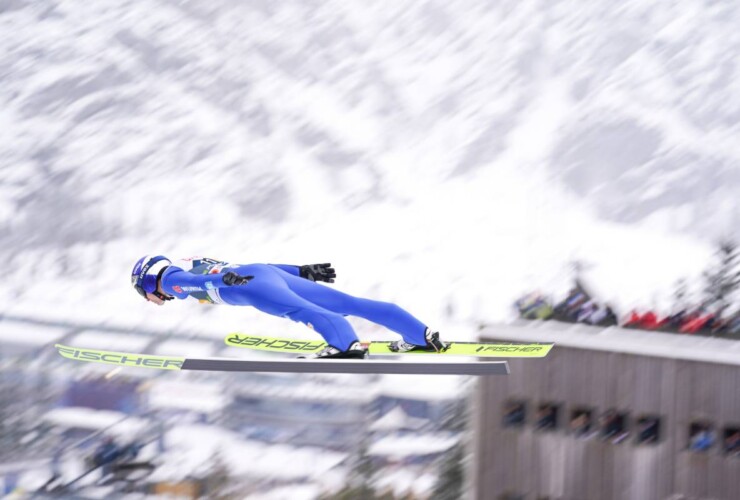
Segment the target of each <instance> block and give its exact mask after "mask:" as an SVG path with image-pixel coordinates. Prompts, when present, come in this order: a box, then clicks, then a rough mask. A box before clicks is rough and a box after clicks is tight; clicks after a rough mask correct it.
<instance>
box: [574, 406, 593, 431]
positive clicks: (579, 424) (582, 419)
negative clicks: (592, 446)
mask: <svg viewBox="0 0 740 500" xmlns="http://www.w3.org/2000/svg"><path fill="white" fill-rule="evenodd" d="M592 416H593V410H591V409H590V408H574V409H573V410H572V411H571V412H570V422H569V426H570V431H571V432H572V433H573V435H575V436H576V437H579V438H587V437H589V436H591V428H592V427H593V421H592Z"/></svg>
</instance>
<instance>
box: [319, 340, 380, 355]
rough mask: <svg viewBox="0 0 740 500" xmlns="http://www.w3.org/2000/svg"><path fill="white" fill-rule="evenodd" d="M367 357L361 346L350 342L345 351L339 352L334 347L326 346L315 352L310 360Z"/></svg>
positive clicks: (365, 350)
mask: <svg viewBox="0 0 740 500" xmlns="http://www.w3.org/2000/svg"><path fill="white" fill-rule="evenodd" d="M366 355H367V349H365V348H364V347H362V344H360V343H359V342H357V341H355V342H352V343H351V344H350V345H349V347H348V348H347V350H346V351H341V350H339V349H337V348H336V347H334V346H331V345H328V346H326V347H324V348H323V349H322V350H321V351H319V352H317V353H316V354H314V355H313V356H311V357H310V359H363V358H364V357H365V356H366Z"/></svg>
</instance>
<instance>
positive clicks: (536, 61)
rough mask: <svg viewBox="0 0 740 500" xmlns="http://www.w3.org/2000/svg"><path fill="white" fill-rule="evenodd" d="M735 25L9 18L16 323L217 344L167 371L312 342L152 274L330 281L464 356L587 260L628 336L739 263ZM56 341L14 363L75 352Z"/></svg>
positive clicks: (552, 10)
mask: <svg viewBox="0 0 740 500" xmlns="http://www.w3.org/2000/svg"><path fill="white" fill-rule="evenodd" d="M738 23H740V7H738V5H736V2H731V1H724V2H709V3H707V2H703V1H701V0H684V1H682V2H679V3H673V4H671V3H668V2H662V1H659V0H654V1H652V2H645V1H643V0H626V1H623V2H618V3H615V2H611V1H609V0H596V1H593V2H588V3H587V4H586V3H583V2H581V3H574V2H569V1H563V2H541V1H538V0H522V1H519V2H514V3H512V2H502V3H491V2H481V1H479V0H462V1H458V2H454V3H445V2H439V1H436V0H433V1H431V2H424V3H419V2H413V1H397V0H393V1H391V0H382V1H380V2H369V3H368V2H353V3H348V2H342V1H338V0H334V1H329V2H318V3H317V2H305V1H303V0H290V1H284V2H278V3H270V2H256V3H240V2H230V1H226V0H215V1H212V2H207V3H203V2H193V1H187V0H185V1H169V0H131V1H128V2H123V3H122V2H117V1H114V0H99V1H95V2H86V3H84V5H83V4H82V3H77V2H69V1H64V0H38V1H37V0H33V1H31V0H12V1H7V2H0V81H1V82H2V85H0V149H1V150H2V151H3V154H1V155H0V238H2V241H3V243H4V244H3V245H2V248H0V259H2V261H3V263H4V266H3V280H2V281H1V282H0V314H2V315H11V316H12V315H16V316H20V317H27V318H36V319H41V320H49V321H61V322H64V323H68V324H73V325H83V326H85V327H86V329H85V330H84V331H81V332H78V333H77V334H76V337H74V340H75V341H79V342H80V343H85V345H88V346H90V347H99V348H101V349H105V348H108V349H116V348H119V347H120V348H121V349H131V350H133V349H136V348H141V346H145V345H146V344H147V342H148V339H146V338H144V337H137V336H135V333H136V330H137V329H144V328H145V329H146V330H148V331H157V332H161V335H162V337H163V338H170V337H171V336H172V335H173V334H174V333H176V334H178V335H182V336H188V335H199V336H207V337H208V338H212V339H213V345H212V346H210V347H209V344H203V340H202V339H200V340H197V341H195V340H194V341H192V342H191V343H188V344H182V343H181V342H178V343H177V344H175V345H176V346H178V347H174V346H173V345H172V344H161V345H160V346H159V348H160V352H162V353H163V354H191V353H195V352H200V351H201V350H202V351H203V352H202V353H201V354H203V355H211V354H216V353H218V351H219V349H222V348H223V343H222V339H223V336H224V335H225V334H227V333H229V332H234V331H247V332H254V333H260V334H265V335H280V336H296V337H299V336H301V337H307V336H308V337H310V336H313V335H315V334H314V333H313V332H311V331H308V330H307V329H306V328H305V327H303V326H302V325H299V324H295V323H291V322H288V321H286V320H285V319H283V318H275V317H271V316H267V315H264V314H261V313H258V312H257V311H255V310H253V309H248V308H228V307H214V306H202V307H200V306H197V305H194V304H190V303H185V302H180V301H176V302H175V303H169V304H167V305H166V306H164V307H161V308H157V307H155V306H153V305H152V304H148V303H145V302H144V301H142V300H141V298H140V297H139V296H138V295H137V294H135V293H134V292H133V291H132V289H131V287H130V280H129V272H130V270H131V268H132V266H133V263H134V262H135V261H136V260H137V259H138V258H139V257H140V256H141V255H145V254H150V253H163V254H166V255H168V256H170V257H186V256H191V255H205V256H210V257H214V258H219V259H224V260H228V261H232V262H238V263H249V262H273V263H295V264H305V263H313V262H332V263H333V264H334V266H335V267H336V268H337V271H338V279H337V282H336V284H335V285H332V286H336V287H338V288H340V289H342V290H344V291H346V292H349V293H352V294H356V295H360V296H365V297H369V298H374V299H380V300H387V301H392V302H396V303H398V304H399V305H401V306H403V307H404V308H406V309H408V310H409V311H410V312H412V313H413V314H415V315H416V316H418V317H419V318H420V319H422V320H423V321H424V322H426V323H428V324H429V325H431V326H433V327H435V328H438V329H440V331H442V333H443V337H444V338H448V339H458V340H461V339H467V338H470V337H472V336H474V335H475V332H476V327H477V325H478V324H479V323H481V322H489V323H491V322H497V321H505V320H507V319H509V318H510V317H511V312H512V311H511V304H512V302H513V301H514V300H515V299H516V298H517V297H519V296H520V295H521V294H523V293H526V292H529V291H532V290H540V291H542V292H543V293H545V294H552V295H554V296H555V297H558V296H561V295H562V294H563V293H564V292H565V291H566V290H567V288H568V287H569V286H570V284H571V277H572V273H571V267H572V263H573V262H574V261H580V262H582V263H584V264H585V270H584V277H585V278H586V279H587V281H588V284H589V286H590V287H591V289H592V291H594V292H595V294H596V296H597V298H598V299H601V300H603V301H608V302H610V303H611V304H612V305H613V306H614V307H615V308H616V309H617V311H619V312H621V313H624V312H626V310H627V309H629V308H631V307H634V306H651V307H657V308H659V309H660V308H663V309H666V308H667V307H668V305H669V302H670V299H671V295H672V293H673V288H674V285H675V283H676V281H677V280H678V279H680V278H687V279H688V280H689V283H690V286H691V288H690V290H689V291H690V293H693V294H695V293H697V292H698V290H699V287H700V283H699V276H700V273H701V271H702V270H703V269H704V268H705V267H706V266H707V265H708V264H709V262H710V255H711V252H712V246H711V245H712V243H713V239H714V238H717V237H720V236H725V237H735V238H737V237H738V233H737V222H738V221H739V220H740V208H739V207H740V205H739V201H738V198H737V192H738V187H740V145H739V143H738V141H737V140H736V137H737V134H738V128H739V127H740V93H738V92H737V84H736V82H737V81H740V79H739V78H738V76H739V73H738V72H740V66H738V65H737V64H736V62H735V59H736V57H735V54H737V53H738V50H740V38H739V37H738V36H737V26H738ZM351 321H352V322H353V324H354V325H355V326H356V327H357V330H358V332H359V333H360V334H361V335H362V336H363V337H366V338H394V337H395V336H394V335H393V334H392V333H390V332H387V331H384V330H383V329H381V328H378V327H376V326H375V325H372V324H370V323H368V322H366V321H363V320H359V319H351ZM106 327H115V328H117V329H129V330H131V332H132V333H134V335H133V336H131V335H126V334H123V333H115V334H114V333H110V332H107V331H105V328H106ZM35 331H37V332H38V338H33V339H32V338H27V339H23V340H24V342H23V343H24V344H26V347H22V348H21V347H19V348H18V349H19V352H21V351H22V350H23V349H26V348H28V346H33V345H38V344H41V343H51V342H53V341H56V340H58V339H59V338H60V335H62V334H64V333H65V332H64V331H60V330H58V329H54V328H39V329H37V330H35ZM6 335H10V336H11V337H15V336H20V337H22V336H23V333H18V332H17V330H14V329H13V328H12V327H3V328H2V329H0V337H2V338H5V337H4V336H6ZM11 340H12V339H11ZM16 343H17V342H16ZM180 346H182V347H183V348H185V349H186V351H187V352H180V351H179V349H180ZM176 350H177V352H176ZM232 355H233V356H240V355H246V354H245V353H241V352H233V353H232ZM93 370H94V369H93V368H91V369H90V371H88V372H86V373H91V372H93ZM106 370H107V371H108V372H109V371H110V370H108V369H107V368H106ZM101 373H102V372H101ZM180 375H181V374H171V375H169V376H171V377H173V378H176V377H179V376H180ZM450 380H452V379H450ZM395 385H396V386H397V387H399V388H403V387H412V388H415V389H417V390H418V389H419V388H420V387H423V386H421V385H414V384H403V383H396V384H395ZM440 385H441V386H442V387H443V388H445V390H446V391H454V381H452V383H450V384H448V383H447V382H442V381H440ZM174 389H175V387H174V386H173V391H174ZM444 392H445V391H440V393H444ZM197 397H198V396H197V394H194V395H193V396H192V398H185V397H183V398H182V399H181V400H180V401H173V399H172V398H167V397H166V392H161V393H159V395H158V396H157V398H158V399H157V401H158V404H161V405H170V406H177V405H176V404H175V403H178V404H180V406H181V407H182V406H190V405H192V402H193V399H197ZM203 398H204V402H207V405H206V406H208V407H209V408H218V407H219V406H220V405H221V404H222V403H223V401H222V400H221V399H220V397H219V396H218V395H214V394H210V393H208V391H207V390H205V392H204V393H203ZM214 439H221V438H219V437H217V438H214ZM399 474H400V475H403V474H404V473H403V472H399ZM312 487H316V485H313V486H312V485H307V486H305V487H304V491H303V492H302V493H301V494H302V495H304V496H305V497H307V498H308V497H310V495H311V494H312V491H313V490H311V488H312ZM276 495H278V496H276V497H274V498H280V496H279V495H280V493H279V492H278V493H276ZM296 495H298V493H296ZM265 498H267V497H265ZM296 498H298V496H296Z"/></svg>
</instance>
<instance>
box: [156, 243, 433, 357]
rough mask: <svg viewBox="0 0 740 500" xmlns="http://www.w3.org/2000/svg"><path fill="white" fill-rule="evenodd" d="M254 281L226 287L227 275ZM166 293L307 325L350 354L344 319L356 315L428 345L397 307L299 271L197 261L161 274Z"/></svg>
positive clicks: (419, 326) (350, 334)
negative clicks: (225, 276) (315, 280)
mask: <svg viewBox="0 0 740 500" xmlns="http://www.w3.org/2000/svg"><path fill="white" fill-rule="evenodd" d="M229 271H233V272H236V273H238V274H240V275H242V276H254V279H252V280H251V281H250V282H249V283H247V284H245V285H238V286H227V285H226V284H224V282H223V274H224V273H225V272H229ZM161 285H162V289H163V290H164V291H165V292H166V293H168V294H169V295H174V296H175V297H177V298H178V299H186V298H188V297H192V298H195V299H197V300H198V301H199V302H202V303H210V304H229V305H234V306H252V307H254V308H256V309H258V310H260V311H262V312H266V313H267V314H272V315H273V316H282V317H285V318H290V319H291V320H293V321H298V322H301V323H305V324H306V325H308V327H309V328H312V329H314V330H316V331H317V332H319V333H320V334H321V336H322V337H324V340H326V343H327V344H329V345H331V346H333V347H336V348H337V349H340V350H342V351H344V350H347V349H348V348H349V346H350V345H351V344H352V342H355V341H357V340H358V339H357V334H356V333H355V331H354V329H353V328H352V325H350V323H349V322H348V321H347V320H346V319H345V318H344V316H357V317H360V318H364V319H366V320H368V321H372V322H373V323H377V324H379V325H382V326H384V327H386V328H388V329H389V330H392V331H394V332H396V333H399V334H400V335H401V336H402V337H403V339H404V340H405V341H406V342H409V343H411V344H417V345H425V344H426V339H425V337H424V332H425V331H426V325H424V324H423V323H422V322H421V321H419V320H418V319H416V318H415V317H414V316H412V315H411V314H409V313H408V312H406V311H405V310H404V309H402V308H400V307H399V306H397V305H395V304H391V303H388V302H380V301H377V300H369V299H363V298H359V297H353V296H352V295H348V294H346V293H343V292H340V291H338V290H335V289H333V288H330V287H328V286H325V285H321V284H319V283H314V282H313V281H311V280H308V279H305V278H301V277H300V275H299V267H298V266H290V265H283V264H245V265H242V264H229V263H226V262H222V261H217V260H213V259H208V258H201V257H194V258H192V259H184V260H180V261H175V262H173V263H172V265H171V266H169V267H167V269H165V271H164V273H163V274H162V281H161Z"/></svg>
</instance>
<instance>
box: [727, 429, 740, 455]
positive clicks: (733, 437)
mask: <svg viewBox="0 0 740 500" xmlns="http://www.w3.org/2000/svg"><path fill="white" fill-rule="evenodd" d="M724 449H725V453H727V454H728V455H730V456H733V457H740V430H737V429H735V430H733V431H731V432H729V433H728V435H727V437H725V445H724Z"/></svg>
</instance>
